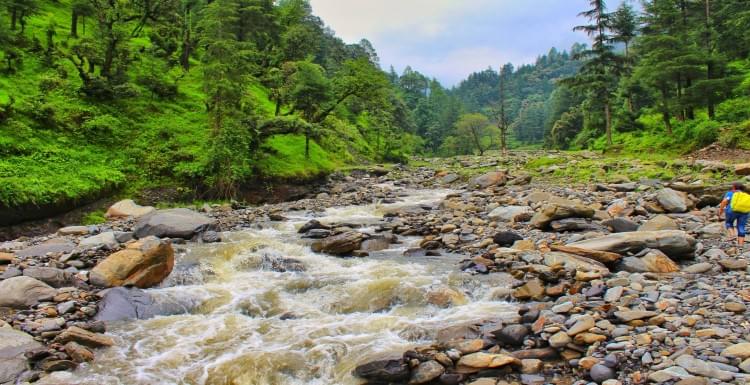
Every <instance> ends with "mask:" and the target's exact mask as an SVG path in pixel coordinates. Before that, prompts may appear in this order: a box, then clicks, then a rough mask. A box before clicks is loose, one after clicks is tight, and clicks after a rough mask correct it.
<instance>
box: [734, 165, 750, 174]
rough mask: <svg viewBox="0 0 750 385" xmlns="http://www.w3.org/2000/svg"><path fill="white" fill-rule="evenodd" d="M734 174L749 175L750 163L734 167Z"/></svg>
mask: <svg viewBox="0 0 750 385" xmlns="http://www.w3.org/2000/svg"><path fill="white" fill-rule="evenodd" d="M734 173H735V174H737V175H750V163H742V164H736V165H734Z"/></svg>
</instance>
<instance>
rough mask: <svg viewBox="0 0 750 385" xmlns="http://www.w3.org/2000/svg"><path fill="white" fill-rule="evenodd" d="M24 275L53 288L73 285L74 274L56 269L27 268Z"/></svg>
mask: <svg viewBox="0 0 750 385" xmlns="http://www.w3.org/2000/svg"><path fill="white" fill-rule="evenodd" d="M23 275H24V276H26V277H31V278H34V279H38V280H40V281H42V282H44V283H46V284H48V285H50V286H52V287H64V286H70V285H71V284H72V283H73V274H71V273H69V272H67V271H65V270H62V269H57V268H54V267H37V266H32V267H27V268H26V269H24V270H23Z"/></svg>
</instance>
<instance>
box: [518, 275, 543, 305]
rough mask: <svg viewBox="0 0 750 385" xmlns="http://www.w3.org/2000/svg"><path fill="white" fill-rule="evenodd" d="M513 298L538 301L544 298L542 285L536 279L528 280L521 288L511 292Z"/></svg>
mask: <svg viewBox="0 0 750 385" xmlns="http://www.w3.org/2000/svg"><path fill="white" fill-rule="evenodd" d="M513 297H514V298H516V299H518V300H529V299H534V300H540V299H542V298H544V285H542V282H541V281H540V280H538V279H536V278H535V279H532V280H529V281H528V282H526V283H525V284H524V285H523V286H521V287H518V288H516V290H514V291H513Z"/></svg>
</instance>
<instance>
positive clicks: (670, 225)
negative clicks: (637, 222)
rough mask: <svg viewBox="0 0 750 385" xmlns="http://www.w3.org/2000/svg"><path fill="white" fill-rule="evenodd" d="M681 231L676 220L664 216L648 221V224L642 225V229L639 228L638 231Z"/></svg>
mask: <svg viewBox="0 0 750 385" xmlns="http://www.w3.org/2000/svg"><path fill="white" fill-rule="evenodd" d="M679 229H680V226H679V225H678V224H677V222H676V221H675V220H674V219H672V218H670V217H668V216H666V215H663V214H662V215H657V216H655V217H653V218H651V219H649V220H648V221H646V223H644V224H642V225H641V227H639V228H638V231H661V230H679Z"/></svg>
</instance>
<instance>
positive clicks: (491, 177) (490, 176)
mask: <svg viewBox="0 0 750 385" xmlns="http://www.w3.org/2000/svg"><path fill="white" fill-rule="evenodd" d="M507 181H508V176H507V175H506V174H505V172H502V171H493V172H488V173H486V174H484V175H480V176H478V177H476V178H474V179H472V180H470V181H469V188H472V189H477V190H481V189H485V188H487V187H492V186H498V185H504V184H505V183H506V182H507Z"/></svg>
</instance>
